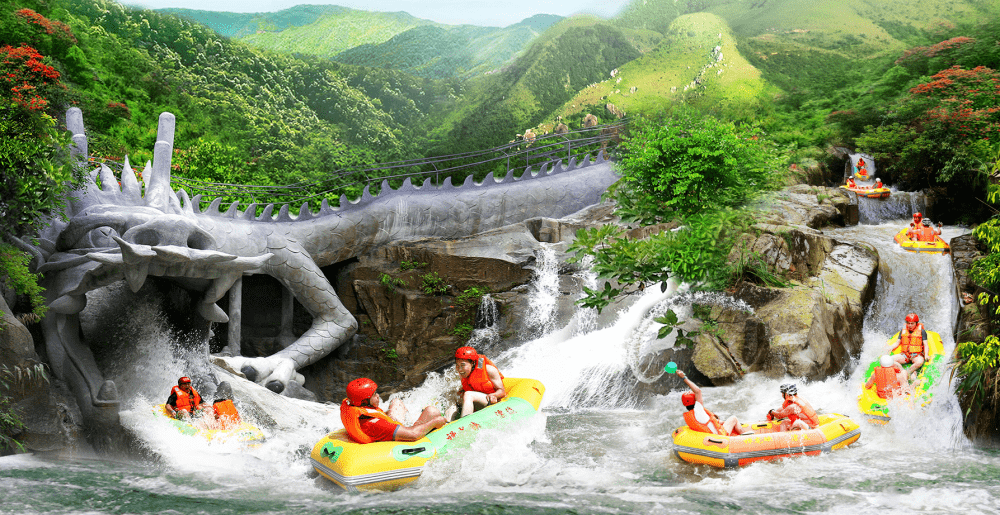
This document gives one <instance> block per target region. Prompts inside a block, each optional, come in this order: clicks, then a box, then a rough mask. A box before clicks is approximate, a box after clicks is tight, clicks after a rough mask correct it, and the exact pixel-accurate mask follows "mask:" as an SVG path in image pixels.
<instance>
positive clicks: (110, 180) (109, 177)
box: [101, 163, 121, 193]
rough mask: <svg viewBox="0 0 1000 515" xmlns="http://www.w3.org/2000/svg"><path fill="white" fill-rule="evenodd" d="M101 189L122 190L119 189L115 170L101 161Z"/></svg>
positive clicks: (108, 191) (104, 190)
mask: <svg viewBox="0 0 1000 515" xmlns="http://www.w3.org/2000/svg"><path fill="white" fill-rule="evenodd" d="M101 191H103V192H105V193H113V192H115V191H121V190H119V189H118V179H116V178H115V172H113V171H111V169H110V168H108V166H107V165H105V164H104V163H101Z"/></svg>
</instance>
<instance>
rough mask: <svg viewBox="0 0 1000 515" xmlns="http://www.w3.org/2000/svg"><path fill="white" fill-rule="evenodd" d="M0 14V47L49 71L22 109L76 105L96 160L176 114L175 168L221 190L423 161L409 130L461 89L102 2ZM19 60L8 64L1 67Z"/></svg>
mask: <svg viewBox="0 0 1000 515" xmlns="http://www.w3.org/2000/svg"><path fill="white" fill-rule="evenodd" d="M2 6H3V7H2V9H0V27H2V30H0V46H4V48H8V49H11V50H8V51H7V52H8V53H12V52H14V50H15V49H20V48H32V49H35V50H37V51H38V52H40V53H41V56H42V57H41V59H43V62H45V63H48V64H49V65H50V66H52V67H53V70H54V72H55V73H54V74H53V75H52V78H49V79H47V80H49V81H50V83H49V84H46V85H45V86H46V88H47V89H46V90H45V92H44V93H45V95H44V97H43V98H44V99H45V103H44V106H37V105H36V106H35V107H32V108H31V109H30V111H31V112H34V113H44V114H46V115H47V116H50V117H51V118H53V119H61V118H62V116H63V115H64V112H65V109H66V108H67V107H68V106H73V105H76V106H79V107H81V108H82V109H83V112H84V119H85V123H86V124H87V127H88V131H89V132H90V141H91V151H92V152H94V153H96V154H99V155H105V156H110V157H114V158H116V159H119V160H120V159H121V158H122V157H123V156H124V154H125V152H129V153H130V154H131V158H132V162H133V163H142V162H143V161H145V160H146V159H149V158H150V157H151V150H152V147H153V142H154V141H153V139H154V137H155V130H156V118H157V116H158V115H159V113H160V112H161V111H165V110H169V111H171V112H173V113H175V114H176V115H177V119H178V131H177V135H176V145H175V146H176V148H177V149H178V152H177V155H176V157H175V164H177V165H178V166H179V167H180V169H182V170H184V172H185V173H190V174H194V175H197V176H201V177H203V178H206V179H210V180H217V181H220V182H236V183H244V184H249V183H257V184H271V183H274V182H277V183H280V184H288V183H294V182H296V181H300V180H314V179H315V178H317V177H320V176H322V175H323V174H328V173H330V172H332V171H334V170H336V169H338V168H342V167H350V166H357V165H360V164H371V163H376V162H384V161H387V160H393V159H399V158H400V157H402V156H411V155H413V154H414V153H419V152H420V149H422V148H424V147H426V143H425V142H423V141H422V140H420V139H419V137H415V135H421V134H424V133H425V131H421V130H415V128H416V127H420V126H421V125H422V124H424V123H429V122H428V120H429V119H430V118H432V117H433V113H434V112H436V110H437V111H446V110H448V106H449V103H450V102H451V99H454V98H455V96H456V93H457V91H456V89H455V88H460V85H458V84H455V83H445V82H440V81H430V80H426V79H420V78H414V77H412V76H410V75H406V74H403V73H400V72H396V71H390V70H364V69H357V68H354V67H348V66H344V65H340V64H337V63H333V62H330V61H328V60H321V59H318V58H309V59H299V58H293V57H290V56H287V55H282V54H274V53H269V52H266V51H262V50H259V49H255V48H253V47H250V46H248V45H246V44H243V43H239V42H234V41H232V40H229V39H227V38H222V37H220V36H219V35H218V34H216V33H215V32H213V31H211V30H210V29H208V28H206V27H204V26H202V25H199V24H195V23H192V22H190V21H186V20H183V19H180V18H178V17H176V16H173V15H168V14H162V13H157V12H154V11H148V10H133V9H128V8H123V7H122V6H121V5H119V4H116V3H114V2H109V1H105V0H49V1H33V0H18V1H16V2H4V3H3V4H2ZM55 26H58V27H60V28H59V29H53V28H52V27H55ZM25 66H29V67H30V64H28V63H26V62H24V61H23V60H17V59H15V58H11V57H8V59H7V60H6V61H5V67H6V68H7V69H8V70H14V71H16V70H17V69H23V68H24V67H25ZM28 86H32V87H36V86H37V87H41V86H42V84H32V83H30V81H29V83H28ZM14 94H15V96H17V93H16V92H15V93H14ZM10 95H11V92H10V91H8V92H7V96H8V97H9V96H10ZM279 170H280V171H281V172H280V176H279V175H278V174H276V171H279Z"/></svg>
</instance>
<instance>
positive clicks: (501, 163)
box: [92, 119, 629, 212]
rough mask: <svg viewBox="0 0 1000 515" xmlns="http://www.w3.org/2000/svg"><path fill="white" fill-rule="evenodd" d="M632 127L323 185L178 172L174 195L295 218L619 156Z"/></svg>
mask: <svg viewBox="0 0 1000 515" xmlns="http://www.w3.org/2000/svg"><path fill="white" fill-rule="evenodd" d="M628 127H629V120H628V119H623V120H621V121H619V122H617V123H613V124H607V125H596V126H593V127H587V128H583V129H579V130H574V131H568V132H565V133H550V134H544V135H539V136H536V137H533V138H530V139H528V140H526V139H523V138H521V139H518V140H515V141H512V142H510V143H508V144H506V145H501V146H499V147H495V148H491V149H487V150H477V151H471V152H464V153H459V154H451V155H446V156H434V157H425V158H417V159H410V160H401V161H393V162H388V163H381V164H378V165H375V166H371V167H365V168H356V169H347V170H338V171H335V172H332V173H330V174H328V175H326V176H325V177H324V178H323V179H320V180H316V181H310V182H300V183H295V184H288V185H245V184H231V183H218V182H206V181H200V180H197V179H195V178H191V177H186V176H185V175H184V170H183V169H181V170H176V169H175V171H174V173H173V174H172V177H171V182H172V187H173V188H174V189H179V188H183V189H185V190H186V191H187V192H188V194H189V195H190V196H191V197H194V196H195V195H199V194H200V195H202V202H203V203H205V204H206V205H207V204H208V203H209V202H211V201H212V200H214V199H216V198H218V199H221V200H222V203H223V205H229V204H232V203H233V202H238V203H239V204H240V206H241V208H245V207H246V206H248V205H250V204H257V205H258V206H263V205H266V204H288V205H289V208H290V209H291V210H292V211H293V212H297V210H298V208H299V206H301V205H302V204H303V203H308V204H309V205H310V206H311V207H312V208H313V209H315V208H318V207H319V205H320V203H321V202H322V200H324V199H326V200H327V202H328V203H329V204H330V205H331V206H336V205H339V203H340V196H341V195H345V196H346V197H347V198H348V199H350V200H354V199H356V198H358V197H359V196H361V194H362V193H363V191H364V189H365V188H366V187H367V188H368V191H369V192H370V193H371V194H372V195H376V194H378V193H379V190H380V189H381V185H382V182H383V181H385V180H388V181H389V184H390V186H391V187H393V188H398V187H399V186H400V185H401V184H402V183H403V181H404V180H405V179H407V178H409V179H410V181H411V182H413V183H414V184H416V185H422V184H423V183H424V182H425V181H426V180H427V179H430V180H431V183H432V184H434V185H436V186H440V185H442V184H444V183H445V182H446V181H447V180H448V179H451V184H453V185H460V184H462V182H463V181H465V179H466V177H468V176H469V175H472V176H473V177H474V179H475V180H476V181H477V182H480V181H482V180H483V179H484V178H485V177H486V176H488V175H491V174H492V175H493V176H495V177H497V178H501V177H503V176H505V175H506V174H507V171H508V170H514V175H515V176H516V177H520V175H521V174H522V173H524V170H526V169H528V168H531V169H536V170H537V169H539V168H540V167H541V166H543V165H544V164H546V163H551V162H553V161H559V160H562V161H565V162H567V163H568V162H569V160H570V159H573V158H576V159H577V160H580V159H582V158H583V157H584V156H586V155H591V156H594V155H596V154H597V152H599V151H604V152H607V153H608V154H609V155H610V156H614V153H615V150H616V149H617V147H618V144H619V143H620V142H621V138H622V137H623V136H624V135H625V134H626V131H627V130H628ZM92 161H94V159H92ZM101 162H103V163H105V164H107V165H108V166H110V167H112V168H114V169H115V170H117V171H118V172H121V170H122V168H123V165H122V164H121V163H117V162H111V161H106V160H102V161H101ZM259 209H262V207H261V208H259Z"/></svg>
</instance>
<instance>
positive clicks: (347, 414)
mask: <svg viewBox="0 0 1000 515" xmlns="http://www.w3.org/2000/svg"><path fill="white" fill-rule="evenodd" d="M362 415H364V416H366V417H372V418H380V419H382V420H386V421H388V422H392V423H393V424H396V425H397V426H398V425H402V424H400V423H399V422H398V421H396V420H395V419H393V418H392V417H390V416H389V415H386V414H385V412H384V411H382V410H380V409H378V408H373V407H371V406H352V405H351V402H350V401H348V400H347V399H344V402H341V403H340V421H341V422H343V423H344V429H345V430H346V431H347V434H348V435H349V436H350V437H351V439H352V440H354V441H355V442H358V443H372V442H373V441H374V440H373V439H372V437H370V436H368V434H367V433H365V432H364V431H362V430H361V416H362Z"/></svg>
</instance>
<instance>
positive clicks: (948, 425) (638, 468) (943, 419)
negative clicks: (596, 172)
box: [0, 194, 1000, 515]
mask: <svg viewBox="0 0 1000 515" xmlns="http://www.w3.org/2000/svg"><path fill="white" fill-rule="evenodd" d="M862 201H863V202H862V221H863V223H862V224H861V225H858V226H855V227H849V228H843V229H832V230H828V231H826V232H827V233H828V234H830V235H832V236H833V237H834V238H837V239H839V240H843V241H856V242H863V243H867V244H870V245H871V246H872V247H874V248H876V249H877V250H878V252H879V255H880V257H881V265H880V272H879V278H878V286H877V293H876V297H875V300H874V301H873V304H872V305H871V306H870V307H869V309H868V311H867V313H866V317H865V321H864V327H863V334H864V342H865V343H864V349H863V351H862V354H861V356H860V358H859V360H858V362H857V363H855V364H854V365H852V366H851V367H850V368H851V372H850V373H849V374H843V375H838V376H835V377H832V378H829V379H827V380H825V381H818V382H807V381H803V380H801V379H799V380H797V382H798V384H799V391H800V395H801V396H803V397H804V398H806V399H808V400H809V401H810V402H812V404H813V406H815V407H816V408H817V409H818V410H819V411H825V412H838V413H843V414H846V415H848V416H850V417H852V418H855V419H856V420H859V421H860V420H861V419H862V417H861V415H860V414H859V412H858V410H857V403H856V398H857V395H858V394H859V393H860V384H861V374H862V373H863V368H864V365H866V364H867V363H868V362H870V361H872V360H874V359H876V357H877V356H878V355H880V354H882V353H884V352H885V349H886V347H885V342H886V340H887V339H888V337H889V336H891V334H892V333H894V332H895V331H897V330H898V329H899V328H900V327H901V326H902V323H903V317H904V316H905V314H906V313H908V312H910V311H917V312H918V313H919V314H920V315H921V319H922V321H923V322H924V324H925V325H926V327H927V328H928V329H929V330H934V331H937V332H939V333H940V334H941V336H942V339H943V340H944V344H945V349H946V351H948V352H950V351H951V350H952V349H953V348H954V345H955V341H954V338H953V337H952V335H953V333H954V323H955V318H956V314H957V310H958V305H957V302H956V300H955V294H954V281H953V278H952V267H951V261H950V258H949V257H948V256H940V255H919V254H913V253H907V252H905V251H902V250H901V249H900V248H899V247H898V246H896V245H895V244H894V243H893V242H892V236H893V235H894V234H895V233H896V232H898V231H899V230H900V229H901V228H902V227H903V226H904V225H905V224H906V223H907V222H908V218H909V211H910V210H911V208H912V206H910V205H906V204H907V202H909V201H908V200H907V199H906V197H905V194H903V195H899V197H898V198H896V199H893V201H892V202H883V203H882V204H874V203H873V202H877V201H868V200H867V199H862ZM963 232H965V230H964V229H962V228H959V227H945V228H944V235H943V236H944V238H945V239H946V240H948V239H949V238H951V237H954V236H957V235H959V234H962V233H963ZM550 268H554V267H550ZM549 273H554V272H553V271H550V272H545V273H542V274H541V275H543V276H544V277H539V279H538V281H536V282H537V283H538V284H544V283H545V281H549V282H550V283H551V277H548V276H547V274H549ZM536 287H537V285H536ZM658 290H659V289H658V288H650V289H648V290H647V293H645V294H644V295H643V296H642V297H641V298H638V299H636V300H635V302H634V303H633V304H632V306H631V307H629V308H628V309H624V310H622V312H621V313H620V314H619V316H618V319H617V321H616V322H615V323H613V324H611V325H609V326H607V327H603V328H598V329H595V328H594V327H595V324H594V322H593V317H592V316H591V317H588V316H587V315H586V314H583V313H581V314H580V316H579V320H574V322H573V323H571V324H570V325H568V326H566V327H564V328H551V327H550V328H548V329H546V331H543V333H544V334H542V335H541V336H539V337H537V338H535V339H533V340H531V341H529V342H527V343H525V344H523V345H521V346H518V347H516V348H512V349H508V350H505V351H503V352H502V353H500V354H499V355H498V356H497V357H496V360H495V361H496V362H497V363H498V365H500V367H501V369H502V370H503V371H504V373H505V374H506V375H508V376H511V377H534V378H538V379H540V380H541V381H542V382H543V383H544V384H545V386H546V388H547V391H546V394H545V398H544V400H543V402H542V409H541V412H540V414H539V415H538V416H536V417H534V418H533V419H531V420H530V421H528V422H526V423H524V424H522V425H520V426H516V427H513V428H510V429H508V430H504V431H502V432H492V433H486V434H483V435H481V437H480V438H479V439H478V440H477V441H476V443H474V444H473V445H472V447H471V448H469V449H468V450H467V451H463V452H456V453H454V454H449V455H446V456H445V457H443V458H441V459H438V460H436V461H433V462H431V464H430V465H428V466H427V467H426V469H425V471H424V473H423V475H422V476H421V478H420V479H419V480H418V481H416V482H415V483H412V484H411V485H410V486H409V487H407V488H405V489H403V490H400V491H397V492H391V493H360V494H358V493H345V492H342V491H340V490H339V489H336V488H334V487H332V486H331V483H330V482H328V481H327V480H325V479H323V478H322V477H317V476H316V474H315V473H314V472H313V471H312V469H311V465H310V464H309V460H308V452H309V450H310V449H311V447H312V445H313V444H314V443H315V442H316V441H317V440H318V439H319V438H320V437H321V436H322V435H323V434H324V433H325V432H326V431H328V430H330V429H333V428H336V427H338V426H339V419H338V416H337V412H336V407H335V406H332V405H322V404H314V403H306V402H301V401H288V400H287V399H284V398H280V397H278V398H277V399H272V398H271V397H270V396H269V393H267V392H263V393H260V394H259V399H257V400H258V402H259V403H260V404H261V405H262V406H263V407H264V408H265V410H266V411H267V412H268V416H269V417H270V419H273V421H274V422H275V425H274V428H275V429H273V430H271V431H270V432H269V434H268V440H267V442H265V443H264V445H262V446H261V447H260V448H257V449H252V450H249V451H246V452H242V451H240V450H239V449H235V448H233V449H227V448H220V447H218V446H213V447H209V446H207V445H203V444H200V443H199V442H197V441H192V440H193V439H192V438H189V437H184V436H182V435H180V434H179V433H177V432H176V431H174V430H173V429H171V428H169V427H165V426H163V425H160V424H158V423H157V421H156V419H155V417H152V416H151V415H150V413H151V403H150V402H149V401H147V400H145V398H144V397H143V396H142V395H139V396H136V397H135V398H133V399H131V400H130V401H129V404H128V405H127V406H126V408H127V409H126V411H125V412H124V413H123V421H124V423H126V424H128V425H130V427H132V428H133V431H135V432H136V433H138V434H139V435H141V437H142V439H143V441H144V442H145V445H146V447H147V449H148V453H149V455H150V456H151V457H155V459H154V458H151V459H150V460H149V461H148V462H134V461H109V460H107V459H96V458H88V457H86V456H75V457H71V458H68V459H58V460H57V459H53V458H46V457H41V456H30V455H20V456H11V457H5V458H0V484H2V487H3V490H4V492H5V495H4V500H3V501H2V504H0V513H5V514H6V513H17V514H22V513H23V514H30V513H67V514H68V513H80V514H83V513H108V514H124V513H173V514H185V515H186V514H202V513H204V514H212V515H223V514H246V513H262V514H265V513H290V514H296V513H337V514H430V513H443V514H451V513H454V514H484V515H485V514H490V515H493V514H521V513H524V514H529V513H530V514H605V513H612V514H614V513H628V514H633V513H635V514H645V513H649V514H663V513H666V514H672V513H678V514H681V513H711V514H725V513H741V514H742V513H767V514H775V513H810V514H813V513H834V514H851V515H857V514H867V513H872V514H875V513H878V514H882V513H954V512H957V511H959V510H961V511H962V512H964V513H968V514H980V513H1000V508H998V506H1000V482H998V481H997V478H998V477H1000V453H998V452H996V451H988V450H981V449H976V448H974V447H973V446H972V445H971V444H970V443H969V442H968V440H967V439H966V438H965V437H964V435H963V434H962V430H961V414H960V408H959V406H958V402H957V400H956V398H955V395H954V392H953V391H952V386H950V385H949V384H948V382H947V381H943V382H942V383H941V384H940V385H938V387H939V390H938V391H937V392H936V394H935V397H934V399H935V401H934V403H933V404H931V405H930V406H929V407H928V408H927V409H926V410H920V411H910V410H906V409H904V408H902V407H900V408H899V409H895V410H894V411H893V414H894V418H893V420H892V421H891V423H890V424H888V425H887V426H884V427H882V426H874V425H871V424H868V423H866V422H862V435H861V438H860V440H859V441H858V442H857V443H855V444H853V445H851V446H850V447H848V448H846V449H842V450H838V451H835V452H832V453H829V454H825V455H821V456H817V457H801V458H794V459H786V460H782V461H775V462H768V463H757V464H753V465H751V466H749V467H746V468H742V469H737V470H716V469H712V468H710V467H707V466H695V465H691V464H688V463H685V462H682V461H680V460H679V459H678V458H676V457H675V456H674V455H673V453H672V449H671V447H672V444H671V439H670V434H671V432H672V431H673V430H674V428H676V427H677V426H678V425H680V424H681V423H682V418H681V417H682V409H683V408H682V406H681V404H680V393H681V392H672V393H670V394H668V395H662V396H652V397H648V398H636V396H635V395H634V394H633V387H634V386H635V385H636V383H637V379H636V378H634V377H632V376H631V374H630V372H629V371H630V370H631V369H630V364H631V363H634V362H635V361H636V359H637V356H638V355H640V354H641V353H642V352H645V350H647V349H649V348H650V347H651V346H655V345H658V344H659V343H658V342H656V341H653V339H652V335H653V334H655V327H653V324H650V323H649V321H648V319H649V311H650V310H651V309H655V308H656V307H657V306H659V309H662V307H663V304H662V303H663V302H664V301H669V299H670V298H671V297H670V295H671V294H672V293H673V291H672V290H671V291H668V292H667V293H659V292H658ZM160 337H161V336H157V335H156V334H152V335H151V336H149V337H148V338H149V343H150V345H151V346H153V347H155V346H157V345H158V341H157V338H160ZM160 346H162V345H160ZM154 368H155V367H154ZM159 368H162V369H164V371H163V372H162V375H163V376H164V377H168V376H171V375H172V376H173V377H176V375H175V371H174V370H172V369H171V367H170V365H169V364H164V365H163V366H161V367H159ZM158 375H159V374H158ZM135 376H136V377H132V378H125V379H123V380H124V381H126V382H127V381H129V380H131V381H133V382H134V383H141V382H142V381H143V379H142V378H141V376H142V374H135ZM456 377H457V376H455V375H454V372H452V371H449V372H447V373H445V374H443V375H439V374H432V376H431V377H430V378H429V379H428V381H427V382H426V383H425V384H424V385H422V386H421V387H419V388H417V389H415V390H413V391H411V392H407V393H406V394H405V395H404V396H403V398H404V400H405V401H406V402H407V404H408V405H410V406H412V407H419V406H421V405H423V404H427V403H431V402H439V401H440V395H441V393H442V392H444V391H446V390H449V389H451V388H454V385H455V382H456V381H457V379H456ZM647 379H648V378H647ZM789 381H795V379H794V378H791V379H790V378H783V379H770V378H767V377H764V376H762V375H759V374H749V375H747V376H746V377H745V378H744V380H743V381H741V382H739V383H738V384H735V385H732V386H725V387H705V388H704V389H703V391H704V395H705V398H706V402H707V404H708V405H709V406H710V407H711V408H712V409H713V410H714V411H715V412H717V413H719V414H720V415H723V414H724V415H728V414H737V415H739V416H740V417H741V419H742V420H745V421H752V420H755V419H760V418H762V417H763V415H764V414H765V413H766V412H767V410H768V409H769V408H771V407H775V406H776V405H778V404H779V403H780V396H779V394H778V385H779V384H780V383H784V382H789ZM158 384H162V383H158ZM121 389H122V391H126V388H121ZM135 390H136V391H143V390H144V388H139V387H137V388H135ZM147 391H152V390H147ZM274 397H277V396H274ZM248 416H249V417H250V418H253V414H252V413H251V414H248Z"/></svg>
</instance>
